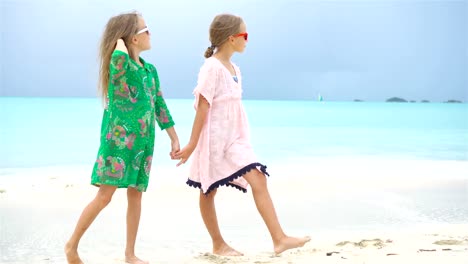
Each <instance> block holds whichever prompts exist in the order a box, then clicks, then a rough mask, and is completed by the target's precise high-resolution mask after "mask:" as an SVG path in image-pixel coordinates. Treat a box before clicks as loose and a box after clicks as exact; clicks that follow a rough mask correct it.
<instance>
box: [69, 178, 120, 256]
mask: <svg viewBox="0 0 468 264" xmlns="http://www.w3.org/2000/svg"><path fill="white" fill-rule="evenodd" d="M116 189H117V187H115V186H110V185H101V186H100V187H99V191H98V192H97V194H96V197H95V198H94V200H92V201H91V202H90V203H89V204H88V206H86V208H85V209H84V210H83V213H81V216H80V219H79V220H78V223H77V224H76V227H75V231H74V232H73V234H72V236H71V238H70V240H68V242H67V244H66V245H65V255H66V257H67V262H68V263H70V264H75V263H83V262H82V261H81V259H80V257H79V255H78V244H79V242H80V239H81V237H82V236H83V234H84V233H85V232H86V230H87V229H88V228H89V226H90V225H91V223H93V221H94V219H96V216H97V215H98V214H99V212H101V210H102V209H104V208H105V207H106V206H107V205H108V204H109V203H110V201H111V199H112V195H113V194H114V192H115V190H116Z"/></svg>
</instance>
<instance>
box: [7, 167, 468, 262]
mask: <svg viewBox="0 0 468 264" xmlns="http://www.w3.org/2000/svg"><path fill="white" fill-rule="evenodd" d="M90 170H91V166H68V167H48V168H31V169H0V262H1V263H64V262H65V259H64V256H63V252H62V249H63V245H64V243H65V241H66V239H67V238H68V236H69V235H70V234H71V232H72V230H73V228H74V225H75V224H76V221H77V219H78V217H79V215H80V213H81V211H82V210H83V208H84V206H86V204H87V203H88V202H89V201H90V200H91V199H92V198H93V197H94V195H95V193H96V191H97V188H96V187H93V186H90V185H89V178H90V176H89V175H90ZM269 171H270V174H271V175H272V176H271V179H270V181H269V186H270V191H271V194H272V196H273V200H274V201H275V206H276V208H277V211H278V215H279V218H280V221H281V223H282V225H283V227H284V228H285V230H286V231H287V232H288V234H290V235H298V236H299V235H310V236H312V238H313V240H312V242H311V243H310V244H308V245H307V246H306V247H304V248H302V249H298V250H292V251H291V252H287V253H284V254H282V255H281V256H278V257H277V256H273V255H272V245H271V241H270V238H269V234H268V232H267V229H266V227H265V226H264V224H263V222H262V220H261V218H260V216H259V215H258V213H257V211H256V209H255V204H254V203H253V199H252V197H251V193H250V191H249V193H248V194H247V195H245V194H242V193H240V192H239V191H237V190H235V189H233V188H230V187H229V188H226V187H223V188H222V191H220V192H218V196H217V205H218V217H219V220H220V225H221V227H222V231H223V234H224V236H225V238H226V239H227V240H228V242H229V243H231V244H232V246H233V247H235V248H236V249H238V250H240V251H242V252H244V253H245V254H246V256H244V257H238V258H226V257H218V256H213V255H211V254H208V253H206V252H209V250H210V246H211V245H210V240H209V237H208V234H207V232H206V230H205V228H204V226H203V223H202V220H201V217H200V216H199V211H198V192H197V191H196V190H195V189H191V188H188V187H186V186H185V184H184V182H185V180H186V175H187V167H183V168H177V169H176V168H175V167H174V168H172V167H171V168H160V167H157V166H156V167H155V168H153V172H152V178H151V181H150V186H149V189H148V192H146V193H145V195H144V201H143V215H142V220H141V225H140V232H139V237H138V241H137V254H138V255H140V256H141V257H142V258H144V259H148V260H150V261H151V263H379V264H381V263H443V264H448V263H450V264H452V263H455V264H456V263H463V264H466V263H468V262H467V259H468V257H467V256H468V162H461V161H408V160H374V159H368V158H366V159H354V160H349V159H312V160H294V161H288V163H287V164H286V165H281V166H277V165H270V166H269ZM432 207H434V208H432ZM125 210H126V197H125V190H123V189H122V190H119V191H118V192H117V193H116V194H115V195H114V198H113V201H112V202H111V204H110V205H109V206H108V208H106V209H105V210H104V211H103V212H102V213H101V214H100V215H99V217H98V218H97V220H96V221H95V223H94V224H93V225H92V226H91V228H90V229H89V230H88V232H87V233H86V234H85V236H84V237H83V240H82V243H81V245H80V254H81V256H82V258H83V259H84V261H85V263H123V257H122V256H123V249H124V245H125ZM365 239H368V240H373V239H380V241H379V240H376V241H368V242H366V241H363V240H365ZM441 240H447V241H442V242H443V243H442V245H437V244H434V242H436V241H441ZM345 241H350V243H342V244H346V245H344V246H337V244H338V243H340V242H345ZM351 242H352V243H351ZM359 242H361V243H359ZM444 249H446V250H444ZM421 250H431V251H421ZM432 250H435V251H432ZM330 252H338V253H334V254H332V255H331V256H327V255H326V254H327V253H330ZM388 254H391V255H388ZM393 254H396V255H393Z"/></svg>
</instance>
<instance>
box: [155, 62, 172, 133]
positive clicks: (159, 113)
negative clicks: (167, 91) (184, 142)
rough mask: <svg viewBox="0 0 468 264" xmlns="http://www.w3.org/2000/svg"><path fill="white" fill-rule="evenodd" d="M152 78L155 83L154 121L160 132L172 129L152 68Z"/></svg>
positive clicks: (156, 77) (170, 117) (170, 119)
mask: <svg viewBox="0 0 468 264" xmlns="http://www.w3.org/2000/svg"><path fill="white" fill-rule="evenodd" d="M153 77H154V80H155V83H156V96H155V107H154V108H155V112H156V121H157V122H158V126H159V128H160V129H161V130H164V129H166V128H170V127H173V126H174V125H175V123H174V120H173V119H172V116H171V113H170V111H169V108H168V107H167V104H166V101H165V100H164V97H163V94H162V91H161V87H160V85H159V77H158V72H157V70H156V68H155V67H154V66H153Z"/></svg>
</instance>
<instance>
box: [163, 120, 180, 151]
mask: <svg viewBox="0 0 468 264" xmlns="http://www.w3.org/2000/svg"><path fill="white" fill-rule="evenodd" d="M166 132H167V135H168V136H169V138H170V139H171V153H169V155H170V156H171V158H172V159H176V158H175V154H176V153H177V152H179V150H180V144H179V137H178V136H177V132H176V131H175V128H174V127H170V128H166Z"/></svg>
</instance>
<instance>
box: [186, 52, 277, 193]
mask: <svg viewBox="0 0 468 264" xmlns="http://www.w3.org/2000/svg"><path fill="white" fill-rule="evenodd" d="M233 67H234V69H235V71H236V75H237V76H236V77H237V81H236V80H235V78H234V77H233V76H231V73H230V72H229V70H228V69H227V68H226V67H224V65H223V64H222V63H221V62H220V61H219V60H218V59H216V58H214V57H210V58H208V59H206V60H205V63H204V64H203V66H202V67H201V69H200V73H199V75H198V84H197V87H196V88H195V90H194V91H193V94H194V95H195V109H196V108H197V105H198V96H199V95H202V96H203V97H205V98H206V100H207V101H208V103H209V104H210V110H209V112H208V116H207V118H206V121H205V124H204V126H203V130H202V132H201V135H200V139H199V140H198V145H197V147H196V148H195V150H194V152H193V154H192V164H191V168H190V176H189V179H188V181H187V184H188V185H189V186H192V187H196V188H200V189H201V190H202V191H203V193H205V194H208V193H209V192H210V191H212V190H214V189H216V188H218V187H219V186H223V185H226V186H232V187H235V188H237V189H239V190H241V191H243V192H247V186H248V183H247V181H246V180H245V179H244V178H243V177H242V176H243V175H244V174H246V173H247V172H249V171H250V170H252V169H259V170H260V171H261V172H262V173H263V174H265V175H268V173H267V172H266V166H265V165H262V164H260V163H258V161H257V157H256V156H255V153H254V151H253V149H252V146H251V144H250V140H249V124H248V120H247V115H246V113H245V111H244V106H243V105H242V101H241V99H242V76H241V74H240V70H239V68H238V67H237V66H236V65H234V64H233Z"/></svg>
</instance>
